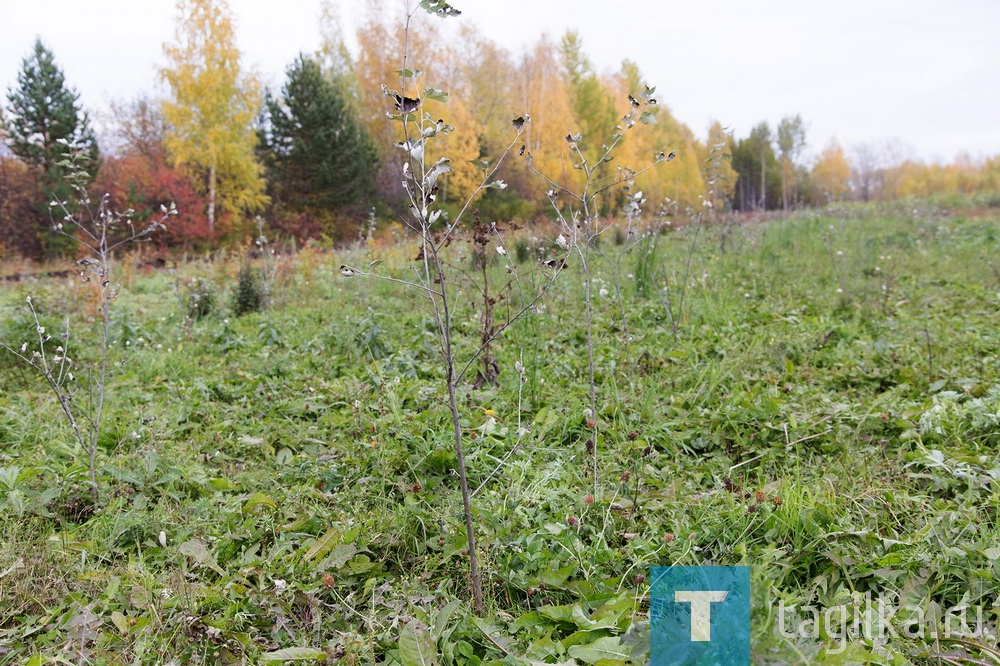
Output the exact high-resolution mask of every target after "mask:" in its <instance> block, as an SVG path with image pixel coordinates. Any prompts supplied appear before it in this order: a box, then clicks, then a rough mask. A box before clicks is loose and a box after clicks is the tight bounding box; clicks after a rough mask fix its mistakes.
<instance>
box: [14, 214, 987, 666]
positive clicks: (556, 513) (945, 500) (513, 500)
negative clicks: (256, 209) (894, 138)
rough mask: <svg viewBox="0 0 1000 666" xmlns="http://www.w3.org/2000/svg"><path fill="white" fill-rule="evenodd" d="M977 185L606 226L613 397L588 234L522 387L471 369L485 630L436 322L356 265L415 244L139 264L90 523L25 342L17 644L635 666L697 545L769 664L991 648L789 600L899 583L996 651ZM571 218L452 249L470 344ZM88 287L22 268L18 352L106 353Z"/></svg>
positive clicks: (128, 290)
mask: <svg viewBox="0 0 1000 666" xmlns="http://www.w3.org/2000/svg"><path fill="white" fill-rule="evenodd" d="M970 203H971V202H968V201H966V202H964V205H956V204H963V202H961V201H929V200H924V201H919V202H917V203H913V202H907V203H896V204H879V205H872V204H869V205H856V204H851V205H840V206H833V207H827V208H825V209H822V210H815V211H802V212H798V213H794V214H791V215H789V216H787V217H779V218H776V219H771V220H768V221H760V220H753V219H749V218H735V217H734V218H726V220H727V221H726V222H724V223H722V222H719V223H715V224H708V223H707V222H703V223H701V224H700V225H689V226H682V227H680V228H674V226H671V225H667V224H666V223H665V222H664V221H663V220H661V221H659V222H656V223H650V224H649V225H648V226H645V227H639V229H638V232H639V233H638V235H637V236H636V240H635V241H634V242H633V241H632V240H630V239H629V238H628V237H626V236H625V235H624V234H622V235H619V236H617V237H616V236H615V235H614V234H613V233H606V234H602V235H600V236H599V237H597V239H596V240H595V246H594V247H593V248H591V254H590V255H589V256H590V265H589V269H588V270H589V273H590V276H589V279H590V281H591V282H592V286H593V290H594V292H593V294H592V303H591V318H592V321H591V325H592V329H593V339H594V344H593V356H594V359H593V367H594V376H595V380H594V381H595V390H596V395H595V397H594V402H595V404H596V413H595V412H591V411H589V409H590V402H591V397H590V395H589V392H590V391H589V387H588V382H587V380H586V377H587V375H588V358H587V357H588V354H587V349H586V338H587V333H586V327H587V321H586V308H585V306H584V302H585V293H584V290H585V287H586V284H585V282H586V280H585V279H584V275H583V271H582V267H581V261H580V259H579V257H578V256H577V255H575V254H569V255H567V256H566V258H567V261H568V263H567V265H566V267H565V269H564V270H563V272H562V275H561V276H560V278H559V280H557V281H555V282H554V283H552V285H551V286H550V287H549V290H548V291H547V292H546V293H545V295H544V297H543V298H542V300H541V301H540V302H539V303H538V304H537V305H536V306H535V307H533V308H531V309H530V311H529V313H528V316H527V317H526V318H525V320H524V321H523V322H521V323H520V324H519V325H518V326H514V327H512V328H510V329H509V330H508V331H507V332H506V333H505V335H504V336H503V337H501V338H498V339H497V340H495V341H494V342H493V344H492V346H491V349H490V354H491V355H490V358H491V360H492V363H493V364H494V365H495V368H496V369H498V370H499V374H498V375H497V377H496V383H495V384H493V383H490V382H483V383H481V384H480V386H479V387H478V388H473V386H472V384H473V379H474V376H467V381H465V382H464V383H462V384H461V385H460V386H458V387H457V398H458V405H459V411H460V416H461V428H462V432H463V435H464V443H465V463H466V466H467V474H468V481H469V486H470V488H471V489H472V510H473V515H474V519H475V520H474V526H475V531H476V537H477V541H478V546H477V547H478V554H479V564H480V567H481V574H482V583H483V589H484V597H485V599H484V601H485V604H486V613H485V614H483V615H476V614H473V613H471V612H470V608H471V606H470V600H471V594H470V582H469V572H468V566H467V553H464V552H463V551H464V550H465V549H466V547H467V538H466V533H465V523H464V519H463V507H462V497H461V494H460V493H459V492H458V478H457V474H456V469H457V461H456V457H455V448H454V435H453V432H452V424H451V414H450V412H449V409H448V406H447V403H448V396H447V390H446V386H447V384H446V378H445V377H444V376H443V374H442V373H443V372H444V369H443V366H442V364H441V361H440V351H439V349H438V346H437V338H436V335H437V333H436V324H435V321H434V319H433V317H431V316H429V314H428V313H427V312H426V311H425V309H424V308H423V304H424V303H425V301H424V300H423V299H422V297H420V296H414V295H413V294H412V293H411V292H409V291H407V290H406V289H401V288H399V285H398V284H394V283H392V282H388V281H380V280H362V279H357V278H350V279H348V278H345V277H343V276H342V275H341V271H340V267H341V266H342V265H348V266H360V267H365V266H369V265H371V263H372V262H375V261H381V263H380V264H378V271H379V272H380V274H382V275H384V276H387V277H395V278H398V279H404V280H409V279H412V275H413V265H414V260H415V256H416V252H417V249H418V247H419V239H417V238H416V237H415V236H413V235H412V234H409V235H408V234H407V233H405V232H404V231H402V230H399V229H397V230H396V232H395V233H385V234H382V235H378V236H376V237H375V238H373V239H371V240H368V241H366V242H365V241H362V242H359V243H358V244H357V245H356V246H355V247H353V248H342V249H338V250H329V249H321V248H320V247H319V246H317V245H314V244H309V245H307V246H305V247H304V248H301V249H300V250H299V251H298V252H296V253H294V254H284V253H276V254H272V253H270V252H266V251H265V252H263V253H261V252H260V251H259V246H258V252H257V254H258V255H259V254H263V255H264V256H265V257H267V259H261V258H260V257H259V256H258V258H256V259H255V258H252V257H251V256H250V255H249V254H246V253H242V252H241V253H239V254H236V255H230V256H225V255H223V254H216V255H214V256H211V257H208V256H206V257H205V258H204V259H201V260H195V261H190V262H188V263H180V264H170V265H168V266H167V267H164V268H156V269H154V268H151V267H149V266H145V265H144V264H143V263H142V262H140V261H138V260H137V255H126V256H121V257H120V258H119V261H118V262H117V263H116V264H115V269H114V273H113V274H112V275H111V276H110V277H111V280H112V282H113V284H115V285H116V286H117V298H116V299H115V301H114V307H113V309H112V310H111V320H110V322H109V324H108V326H109V330H110V334H109V345H108V349H109V352H108V353H109V356H110V363H111V367H113V368H115V370H114V372H113V373H112V375H111V379H110V381H109V384H108V398H107V404H106V406H105V414H104V419H105V424H106V427H105V428H104V430H103V431H102V435H101V437H100V438H99V440H98V444H97V451H96V463H95V464H96V478H97V482H98V484H99V486H100V489H101V498H102V501H101V503H100V504H99V505H98V506H97V507H96V508H95V506H94V503H93V502H92V495H91V488H90V476H89V475H90V471H89V460H88V458H89V456H88V452H87V451H86V450H84V449H83V448H82V447H81V446H80V444H79V443H78V442H77V440H76V439H75V437H74V435H73V433H72V431H71V429H70V428H69V427H68V426H67V424H66V423H65V421H64V420H63V419H62V417H61V416H60V404H59V402H58V401H57V400H56V399H55V398H54V397H52V395H51V393H50V391H49V390H48V388H47V386H46V383H45V381H44V378H43V377H41V376H39V375H38V373H36V372H34V371H33V370H32V369H31V368H30V367H28V366H26V365H25V364H23V363H19V362H15V359H14V358H13V357H12V356H10V355H9V353H7V352H2V351H0V353H3V354H4V356H2V360H0V385H2V386H3V390H2V391H0V507H2V510H3V515H4V520H2V521H0V664H4V665H6V664H15V663H31V664H43V663H92V664H126V663H136V664H145V663H149V664H153V663H167V662H172V663H177V664H180V663H260V662H276V663H280V662H282V661H286V660H299V661H310V660H311V661H323V660H328V661H334V660H338V659H339V660H342V661H344V663H373V662H379V663H400V664H404V665H406V666H409V664H417V663H440V664H451V663H456V664H466V663H487V662H493V663H518V664H525V663H533V662H539V663H584V664H596V663H604V664H610V663H643V662H644V660H645V659H647V658H648V611H649V607H648V590H649V587H648V582H649V581H648V576H649V567H650V566H652V565H669V564H686V565H696V564H733V565H735V564H742V565H749V566H750V567H751V571H752V582H753V628H752V629H753V656H754V660H755V663H761V664H787V663H801V664H806V663H831V664H841V663H879V664H907V663H994V662H991V661H988V660H989V659H995V653H994V652H990V648H989V647H988V646H990V645H993V643H991V642H989V640H987V638H985V637H983V638H971V639H969V640H970V641H971V642H972V643H979V644H982V645H985V646H987V647H976V646H975V645H968V644H962V643H959V642H954V641H953V642H948V641H944V640H941V639H938V640H932V639H930V638H927V635H929V634H925V637H924V638H922V639H921V638H910V637H907V636H905V635H891V634H890V635H889V636H888V638H887V639H885V640H880V639H877V638H876V639H874V640H873V639H866V638H865V637H864V636H862V637H860V638H858V639H857V640H853V641H851V642H850V643H849V645H848V647H847V649H846V651H844V652H838V651H837V650H836V649H835V648H836V645H837V642H836V641H835V640H832V639H831V637H830V636H825V635H824V636H820V637H819V638H803V637H793V638H789V637H788V636H784V635H782V631H781V626H779V617H778V609H779V602H783V603H784V605H785V606H786V607H790V606H792V605H795V604H798V605H799V606H800V607H801V606H803V605H813V606H816V607H820V608H825V607H830V606H835V605H838V604H851V603H852V600H854V601H856V600H858V599H859V598H861V599H863V598H864V595H865V594H866V593H873V594H876V595H877V594H878V593H879V592H893V593H896V595H897V596H896V597H895V599H896V600H897V602H898V604H899V605H900V606H902V605H905V604H909V605H922V607H925V608H938V609H945V608H950V607H955V606H961V605H963V604H964V605H966V606H968V607H970V608H972V607H976V606H979V607H982V609H983V620H984V623H985V624H986V625H988V627H989V630H988V631H989V633H991V634H992V635H993V636H995V635H996V629H995V628H996V614H995V613H996V611H995V607H996V606H995V605H996V604H997V598H998V595H1000V575H998V561H1000V547H998V543H1000V539H998V536H1000V525H998V520H997V510H998V504H1000V459H998V456H997V446H998V444H1000V357H998V353H997V350H998V349H1000V344H998V343H1000V333H998V331H1000V268H997V266H996V263H995V261H996V260H995V258H996V256H997V246H998V241H1000V226H998V222H1000V214H998V213H997V210H996V209H995V208H987V207H973V206H971V205H970ZM558 233H559V230H558V228H557V227H554V226H553V227H551V228H547V227H532V228H523V229H520V230H518V231H511V232H509V233H508V234H507V235H505V237H504V242H505V244H506V248H508V250H507V252H506V254H499V253H497V252H493V251H490V252H482V251H481V249H482V248H479V250H480V251H477V246H476V244H475V243H474V242H473V239H472V237H471V236H469V237H467V236H465V235H464V234H460V235H458V236H457V237H456V239H455V240H454V242H453V243H451V244H450V245H449V246H448V247H445V248H442V250H441V261H442V262H443V265H444V266H446V268H447V270H448V271H449V273H448V275H449V279H450V280H451V281H452V282H453V284H452V286H453V287H454V289H455V291H454V292H453V293H454V294H456V296H455V298H454V299H453V301H452V302H451V307H452V314H451V317H452V324H453V329H454V334H453V336H452V344H453V345H454V346H455V348H456V353H457V354H460V355H464V356H466V357H467V356H468V355H469V353H470V352H472V351H474V350H475V349H477V348H478V347H479V346H480V345H481V343H482V335H483V318H484V316H485V314H486V313H485V306H484V299H483V294H482V291H481V289H482V288H481V284H482V280H481V277H480V276H482V275H484V274H487V275H488V279H489V284H490V285H492V286H491V289H492V290H494V291H493V293H494V296H495V298H496V302H495V304H493V306H492V307H493V308H494V309H495V311H496V313H495V315H496V316H497V317H498V320H500V319H502V317H504V316H506V315H505V313H506V312H509V311H516V310H517V309H518V308H519V307H521V306H522V305H523V304H522V302H521V301H520V300H519V299H521V298H522V296H521V294H522V293H534V292H532V291H531V290H530V289H527V288H526V289H525V290H524V291H523V292H522V291H518V290H517V289H514V288H513V287H512V286H511V281H510V273H509V272H508V271H507V270H506V265H507V264H508V263H511V264H514V265H516V271H517V275H518V279H519V280H521V281H522V282H523V283H525V284H526V285H536V286H537V285H540V284H543V283H545V282H546V280H547V279H548V276H547V273H548V272H549V271H551V270H552V269H550V268H547V267H546V266H545V265H544V264H543V263H542V261H543V260H548V259H549V257H551V256H552V254H551V251H552V250H553V249H554V248H557V245H556V242H555V241H556V236H557V234H558ZM616 243H620V244H616ZM623 248H624V250H623ZM487 249H489V247H487ZM609 258H611V259H609ZM612 259H613V260H612ZM483 262H485V264H486V267H485V269H484V268H483ZM86 293H87V292H86V289H85V285H83V284H81V283H80V281H79V279H78V278H75V277H66V278H41V279H30V280H27V281H9V282H5V283H3V286H2V288H0V341H3V342H4V343H6V344H8V345H10V346H11V347H13V348H15V349H21V346H22V344H24V345H26V347H25V352H26V353H31V352H32V351H34V350H35V349H36V347H37V345H38V334H37V327H38V326H39V325H41V326H43V327H45V328H46V330H48V331H49V332H53V331H61V330H64V328H67V327H68V329H69V330H71V331H72V332H73V342H74V346H75V348H76V350H77V351H76V354H77V358H75V359H74V360H73V362H74V363H76V364H78V365H79V366H80V367H81V368H87V367H93V365H92V364H93V362H94V361H95V360H96V359H97V357H99V356H100V352H99V350H100V349H101V343H100V340H101V339H102V335H103V334H102V331H103V330H104V324H103V320H102V316H101V314H100V310H99V309H98V306H99V303H97V302H95V301H94V299H92V298H89V299H88V298H87V297H85V294H86ZM681 293H683V297H682V298H681V297H680V294H681ZM261 294H267V298H261ZM29 296H30V297H31V303H32V305H33V306H34V308H35V310H36V311H37V312H38V314H39V317H40V320H39V322H36V321H35V320H34V319H33V318H32V314H31V310H30V309H28V307H27V303H26V299H27V298H28V297H29ZM623 322H627V326H625V325H623ZM88 364H90V365H88ZM470 374H472V373H470ZM590 421H593V422H594V423H590ZM595 429H598V430H599V431H600V437H601V440H600V451H601V455H600V458H599V460H597V464H598V465H599V476H598V477H597V479H596V482H597V484H598V488H597V490H598V491H597V492H595V478H594V465H595V458H594V457H593V456H592V453H593V451H592V449H591V448H590V446H591V445H589V444H588V439H589V438H591V437H592V433H593V432H594V430H595ZM904 602H905V604H904ZM862 610H863V608H862ZM902 613H903V611H900V614H899V615H897V618H896V619H897V620H898V619H899V618H901V617H902ZM970 615H971V617H973V618H974V617H975V615H974V614H970ZM792 618H793V614H791V613H789V615H788V618H787V620H786V625H784V626H785V627H786V628H793V627H794V626H795V625H797V624H798V622H795V623H794V625H793V623H792V621H791V620H792ZM801 619H802V618H801V617H799V618H798V621H801ZM926 621H927V622H928V623H929V624H928V626H932V625H933V626H937V624H940V622H941V621H942V620H941V618H939V617H934V616H933V613H931V614H929V616H928V618H926ZM935 623H937V624H935ZM972 659H978V660H979V661H971V660H972ZM602 660H603V661H602Z"/></svg>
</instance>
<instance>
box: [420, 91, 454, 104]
mask: <svg viewBox="0 0 1000 666" xmlns="http://www.w3.org/2000/svg"><path fill="white" fill-rule="evenodd" d="M424 99H432V100H434V101H435V102H447V101H448V92H447V91H445V90H438V89H437V88H424Z"/></svg>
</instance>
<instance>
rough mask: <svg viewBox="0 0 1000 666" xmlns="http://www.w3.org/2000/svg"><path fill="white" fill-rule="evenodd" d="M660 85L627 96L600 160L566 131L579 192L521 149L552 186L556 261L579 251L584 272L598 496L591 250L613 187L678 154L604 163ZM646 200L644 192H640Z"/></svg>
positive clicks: (646, 117)
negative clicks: (610, 166) (640, 164)
mask: <svg viewBox="0 0 1000 666" xmlns="http://www.w3.org/2000/svg"><path fill="white" fill-rule="evenodd" d="M655 92H656V89H655V88H650V87H646V89H645V90H644V91H643V92H641V93H639V94H638V96H637V97H636V96H632V95H629V96H628V103H629V109H628V111H627V112H626V114H625V115H624V116H623V117H622V118H621V121H620V123H619V124H618V125H617V126H616V127H615V131H614V133H613V134H612V135H611V139H610V143H607V144H601V150H600V151H598V153H597V155H598V156H597V158H596V160H593V161H591V160H589V159H588V158H587V156H586V154H585V152H584V150H583V145H582V144H583V143H584V137H583V136H582V135H581V134H580V133H577V134H567V135H566V143H567V144H568V148H569V152H570V156H571V159H572V166H573V168H574V169H577V170H579V171H581V172H582V173H583V175H584V181H583V188H582V190H580V191H579V192H576V191H573V190H572V189H570V187H568V186H566V185H563V184H560V183H558V182H556V181H555V180H554V179H552V178H551V177H550V176H549V175H548V174H545V173H543V172H542V171H540V170H539V169H538V168H536V167H535V165H534V163H533V159H532V156H531V153H530V152H526V151H524V149H523V147H522V150H521V157H522V158H523V159H524V162H525V165H526V166H527V168H528V170H529V171H530V172H531V173H532V174H534V175H535V176H537V177H539V178H542V179H543V180H544V181H545V182H546V183H547V184H548V186H549V190H548V199H549V202H550V204H551V206H552V210H553V211H554V214H555V218H556V223H557V225H558V227H559V231H560V234H559V236H558V237H557V238H556V239H555V242H556V244H557V245H558V246H559V247H560V248H562V249H563V250H564V251H565V255H564V256H563V257H560V258H558V259H557V260H556V261H555V262H553V265H552V266H551V267H552V268H554V269H555V270H556V272H558V271H559V270H561V269H562V268H563V267H565V265H566V258H567V257H568V256H569V255H575V256H576V257H578V258H579V260H580V269H581V272H582V274H583V287H584V308H585V310H584V313H585V321H586V339H587V386H588V396H587V397H588V403H589V406H588V407H587V409H586V413H585V415H586V426H587V429H588V430H589V431H590V439H589V440H588V444H587V447H586V448H587V451H588V453H589V454H590V456H591V475H592V480H593V484H594V497H595V498H599V497H600V485H599V474H598V471H599V470H598V459H599V458H598V448H599V446H598V442H599V434H600V433H599V430H598V418H597V417H598V413H599V412H598V409H597V384H596V380H595V368H594V340H595V333H594V314H593V300H594V299H593V296H594V293H593V292H594V288H593V287H594V279H593V267H592V264H591V254H592V253H593V252H594V248H595V245H596V243H597V241H598V239H599V237H600V236H601V235H603V234H604V233H605V232H607V231H608V230H610V229H612V228H613V227H614V223H613V222H602V221H601V219H600V214H599V212H600V202H601V200H602V198H603V197H604V196H605V195H606V194H607V193H608V192H610V191H611V190H613V189H615V188H617V187H620V186H622V185H625V184H627V183H629V182H632V181H634V180H635V179H636V178H637V177H639V176H641V175H642V174H643V173H645V172H646V171H648V170H650V169H652V168H653V167H655V166H656V165H658V164H660V163H663V162H669V161H670V160H672V159H673V158H674V153H673V152H672V151H671V152H669V153H667V152H662V151H661V152H659V153H657V154H656V155H653V156H652V161H651V163H650V164H648V165H646V166H645V167H644V168H642V169H640V170H638V171H635V170H633V169H632V168H630V167H627V166H624V165H620V166H618V168H617V169H616V170H615V171H614V172H613V173H611V174H606V173H605V172H606V168H605V167H604V165H605V164H607V163H610V162H612V161H613V160H614V150H615V149H616V148H617V147H618V145H619V144H620V143H621V141H622V140H623V138H624V137H625V135H626V133H627V132H628V131H630V130H632V129H633V128H634V127H635V126H636V124H637V123H639V124H653V123H655V122H656V117H655V116H654V114H653V113H652V111H650V109H651V108H652V107H655V106H656V98H655V97H654V93H655ZM639 198H640V199H641V195H640V197H639Z"/></svg>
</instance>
